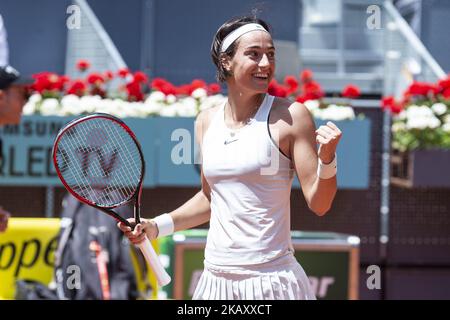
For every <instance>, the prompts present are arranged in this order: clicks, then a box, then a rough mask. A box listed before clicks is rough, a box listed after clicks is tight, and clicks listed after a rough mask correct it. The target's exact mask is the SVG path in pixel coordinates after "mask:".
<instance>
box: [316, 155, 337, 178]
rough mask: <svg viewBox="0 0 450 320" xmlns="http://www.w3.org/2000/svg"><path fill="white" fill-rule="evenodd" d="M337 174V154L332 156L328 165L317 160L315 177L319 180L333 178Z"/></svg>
mask: <svg viewBox="0 0 450 320" xmlns="http://www.w3.org/2000/svg"><path fill="white" fill-rule="evenodd" d="M336 173H337V154H334V159H333V161H331V162H330V163H328V164H324V163H323V162H322V160H320V158H319V165H318V166H317V176H318V177H319V178H320V179H330V178H333V177H334V176H335V175H336Z"/></svg>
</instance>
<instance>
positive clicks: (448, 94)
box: [442, 88, 450, 99]
mask: <svg viewBox="0 0 450 320" xmlns="http://www.w3.org/2000/svg"><path fill="white" fill-rule="evenodd" d="M442 96H443V97H444V99H450V88H448V89H445V90H444V92H442Z"/></svg>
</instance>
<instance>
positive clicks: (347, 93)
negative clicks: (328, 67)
mask: <svg viewBox="0 0 450 320" xmlns="http://www.w3.org/2000/svg"><path fill="white" fill-rule="evenodd" d="M341 94H342V96H343V97H345V98H350V99H356V98H358V97H359V96H360V95H361V90H359V88H358V87H357V86H355V85H352V84H349V85H347V86H346V87H345V88H344V90H342V93H341Z"/></svg>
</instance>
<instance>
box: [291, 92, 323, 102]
mask: <svg viewBox="0 0 450 320" xmlns="http://www.w3.org/2000/svg"><path fill="white" fill-rule="evenodd" d="M317 99H318V98H317V95H316V94H314V93H305V94H302V95H299V96H297V98H296V99H295V101H297V102H300V103H304V102H305V101H308V100H317Z"/></svg>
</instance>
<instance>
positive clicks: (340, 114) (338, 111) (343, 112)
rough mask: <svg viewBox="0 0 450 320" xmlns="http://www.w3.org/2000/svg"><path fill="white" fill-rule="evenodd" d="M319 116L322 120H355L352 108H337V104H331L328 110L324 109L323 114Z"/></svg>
mask: <svg viewBox="0 0 450 320" xmlns="http://www.w3.org/2000/svg"><path fill="white" fill-rule="evenodd" d="M314 111H315V110H314ZM314 111H313V114H314ZM318 116H319V118H320V119H322V120H334V121H342V120H352V119H354V118H355V112H354V111H353V108H351V107H344V106H337V105H335V104H330V105H329V106H328V107H327V108H325V109H322V110H321V112H320V113H319V114H318Z"/></svg>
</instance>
